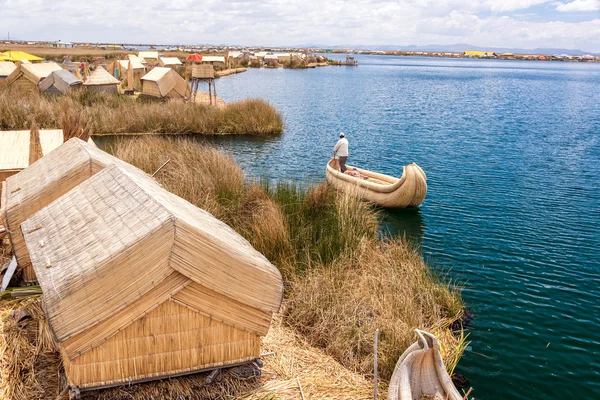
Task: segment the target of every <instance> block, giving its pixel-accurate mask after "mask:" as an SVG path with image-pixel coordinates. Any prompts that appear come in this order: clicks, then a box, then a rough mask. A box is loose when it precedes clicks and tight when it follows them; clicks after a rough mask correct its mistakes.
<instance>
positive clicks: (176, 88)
mask: <svg viewBox="0 0 600 400" xmlns="http://www.w3.org/2000/svg"><path fill="white" fill-rule="evenodd" d="M141 81H142V94H143V95H147V96H152V97H160V98H163V97H172V98H185V97H187V96H189V94H190V86H189V85H188V83H187V82H186V80H185V79H183V78H182V77H181V75H179V74H178V73H177V72H175V71H174V70H173V69H171V68H167V67H155V68H153V69H152V70H151V71H150V72H148V73H147V74H146V75H144V76H142V78H141Z"/></svg>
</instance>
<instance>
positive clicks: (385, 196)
mask: <svg viewBox="0 0 600 400" xmlns="http://www.w3.org/2000/svg"><path fill="white" fill-rule="evenodd" d="M349 168H351V169H356V170H357V171H358V172H360V173H361V174H364V175H367V176H369V177H370V178H372V179H366V180H365V179H361V178H356V177H353V176H350V175H346V174H342V173H341V172H340V171H339V170H338V169H337V163H336V160H330V162H329V163H327V168H326V178H327V182H328V183H329V184H330V185H331V186H332V187H334V188H335V189H337V190H340V191H342V192H345V193H350V194H353V195H356V196H357V197H359V198H361V199H363V200H367V201H369V202H371V203H374V204H376V205H378V206H380V207H384V208H407V207H418V206H420V205H421V203H422V202H423V200H424V199H425V196H426V195H427V177H426V175H425V173H424V172H423V170H422V169H421V167H419V166H418V165H417V164H415V163H412V164H410V165H406V166H404V167H403V173H402V177H401V178H394V177H392V176H389V175H384V174H379V173H377V172H373V171H368V170H363V169H360V168H354V167H350V166H349ZM377 181H383V182H386V184H379V183H376V182H377Z"/></svg>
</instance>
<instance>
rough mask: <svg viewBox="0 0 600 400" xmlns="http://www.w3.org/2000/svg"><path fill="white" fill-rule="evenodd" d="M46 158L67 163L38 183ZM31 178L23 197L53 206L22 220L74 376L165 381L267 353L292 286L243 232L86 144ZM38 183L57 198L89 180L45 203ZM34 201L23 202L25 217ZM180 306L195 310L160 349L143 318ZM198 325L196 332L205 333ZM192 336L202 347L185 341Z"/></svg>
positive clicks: (91, 381)
mask: <svg viewBox="0 0 600 400" xmlns="http://www.w3.org/2000/svg"><path fill="white" fill-rule="evenodd" d="M51 156H52V157H51ZM61 160H69V162H68V163H67V162H64V161H61ZM111 161H114V163H113V164H110V165H108V164H109V163H110V162H111ZM44 163H45V164H47V165H46V166H45V167H47V168H49V169H50V171H52V167H55V166H57V165H58V166H60V167H59V168H57V169H56V173H55V175H50V178H48V177H43V176H42V177H41V178H40V177H37V178H36V174H35V169H36V168H34V167H36V166H38V167H40V166H39V165H38V164H40V165H43V164H44ZM67 164H68V166H67ZM105 165H106V167H105V168H104V169H102V168H103V167H104V166H105ZM96 171H99V172H97V173H95V174H94V175H92V176H91V177H90V176H89V175H90V174H92V173H94V172H96ZM21 174H23V175H22V176H21V177H20V180H19V181H18V182H17V181H15V182H12V183H19V184H21V186H20V187H19V190H16V191H15V192H14V193H12V194H11V196H13V197H14V196H15V195H16V194H18V193H19V192H23V193H22V196H23V197H22V199H31V200H32V203H36V201H37V205H40V206H41V207H40V209H39V211H37V212H35V213H34V214H33V215H31V216H30V217H29V218H28V219H27V220H26V221H24V222H22V223H21V228H22V229H21V230H22V232H23V235H22V238H23V239H24V240H25V244H26V246H27V250H28V252H29V255H30V257H31V262H32V264H33V268H34V269H35V272H36V275H37V277H38V280H39V282H40V286H41V287H42V291H43V293H44V305H45V311H46V314H47V316H48V321H49V323H50V326H51V328H52V331H53V333H54V334H55V336H56V338H57V339H58V341H59V342H60V345H61V352H62V354H63V358H64V361H65V365H66V366H67V371H68V373H69V378H70V379H71V381H72V383H74V384H78V385H79V384H80V385H88V386H96V385H99V384H107V383H115V382H122V381H123V379H126V380H129V379H130V377H132V378H131V379H142V378H146V377H156V376H163V375H169V374H174V373H179V372H185V371H190V370H196V369H201V368H205V367H207V366H213V365H225V364H230V363H234V362H238V361H243V360H247V359H251V358H254V357H256V356H257V355H258V351H259V350H258V335H263V334H265V333H266V331H267V330H268V327H269V324H270V321H271V317H272V313H273V312H274V311H277V310H278V309H279V306H280V303H281V298H282V293H283V284H282V280H281V275H280V273H279V271H278V270H277V269H276V268H275V267H274V266H273V265H272V264H270V263H269V262H268V260H266V258H265V257H264V256H262V255H261V254H260V253H259V252H257V251H256V250H255V249H254V248H253V247H252V246H251V245H250V243H248V242H247V241H246V240H245V239H243V238H242V237H241V236H240V235H238V234H237V233H236V232H235V231H233V229H231V228H230V227H229V226H227V225H226V224H224V223H222V222H221V221H219V220H217V219H216V218H214V217H213V216H212V215H211V214H209V213H207V212H205V211H203V210H201V209H198V208H197V207H195V206H193V205H192V204H190V203H188V202H187V201H185V200H183V199H181V198H179V197H177V196H175V195H173V194H171V193H169V192H167V191H166V190H164V189H163V188H162V187H160V185H158V184H157V183H156V182H155V181H154V180H153V179H152V178H150V177H149V176H147V175H146V174H144V173H143V172H142V171H140V170H138V169H137V168H134V167H132V166H130V165H129V164H126V163H124V162H122V161H120V160H116V159H113V157H111V156H108V155H105V153H103V152H102V151H101V150H98V149H96V148H91V147H90V146H89V145H87V144H85V143H83V142H81V141H80V140H78V139H72V140H70V141H69V142H67V143H65V144H64V145H63V146H62V147H61V148H59V149H58V150H57V151H56V152H53V153H51V154H50V155H49V156H47V157H44V158H43V159H42V160H40V161H39V162H38V163H36V164H34V165H32V166H31V167H30V168H28V169H26V170H24V171H23V172H22V173H21ZM42 175H43V174H42ZM25 178H28V179H25ZM35 179H38V180H41V182H39V184H38V188H37V189H38V190H39V188H40V187H46V188H47V189H48V191H49V192H50V193H54V191H53V190H52V188H55V187H56V186H60V185H68V184H69V183H72V182H73V181H77V182H79V184H78V185H77V186H75V187H72V188H70V190H62V189H61V190H57V192H61V193H63V194H62V196H60V197H59V198H57V199H53V200H54V201H52V202H49V203H48V202H46V201H45V200H47V198H48V196H50V193H47V194H45V195H44V197H43V199H41V201H40V199H39V193H37V194H36V193H35V190H34V188H35V186H33V185H34V183H35V182H34V181H35ZM13 187H14V186H13ZM12 200H13V204H23V202H21V203H19V202H14V200H15V199H14V198H13V199H12ZM25 203H27V202H25ZM22 208H23V207H22V206H21V207H17V206H14V210H15V212H16V211H18V210H19V209H22ZM31 208H32V209H33V206H31ZM170 299H172V300H173V301H171V300H170ZM169 302H170V303H173V304H177V307H178V309H179V308H183V309H185V310H186V311H185V313H182V312H178V313H177V317H169V316H168V315H163V316H162V317H160V318H162V319H161V320H165V321H166V320H168V321H169V322H168V323H165V325H164V326H166V327H171V328H173V329H176V330H177V332H168V335H171V336H168V335H167V333H165V334H166V335H167V336H165V337H169V338H170V339H169V340H167V341H164V342H156V343H159V344H156V346H162V347H152V348H149V347H148V345H147V343H146V342H147V337H149V336H148V335H153V334H148V335H146V333H144V334H141V333H139V330H140V329H142V328H140V324H142V325H141V326H145V324H146V325H147V324H148V322H141V321H149V320H148V318H149V317H148V316H149V315H150V314H151V313H152V312H154V311H153V310H156V309H160V310H163V311H164V307H166V306H164V305H165V304H166V303H169ZM175 302H176V303H175ZM157 306H158V308H157ZM163 306H164V307H163ZM190 313H191V314H190ZM190 315H192V316H190ZM153 318H154V317H153ZM156 318H158V317H156ZM169 318H170V319H169ZM182 318H183V319H190V320H192V321H195V322H193V323H194V324H196V325H194V326H196V327H197V326H201V327H202V329H204V330H203V331H202V332H206V329H208V328H207V326H205V325H206V323H207V322H206V321H209V322H210V329H211V332H212V333H211V335H213V336H210V335H208V334H205V333H202V334H200V333H198V332H196V331H198V330H199V329H200V328H189V327H186V326H187V325H185V324H187V323H188V322H186V321H183V320H182ZM152 321H158V319H152ZM199 321H204V322H202V324H200V322H199ZM182 324H183V325H182ZM198 324H200V325H198ZM184 325H185V326H184ZM215 327H218V329H217V328H215ZM188 328H189V329H188ZM205 328H206V329H205ZM165 329H166V328H165ZM169 329H170V328H169ZM186 331H190V332H191V331H194V332H196V333H194V335H196V336H194V339H193V340H192V339H190V338H189V337H188V336H185V335H186V334H185V332H186ZM127 332H129V333H127ZM132 332H138V333H132ZM163 333H164V332H163ZM140 335H141V336H140ZM173 335H175V336H173ZM189 335H192V333H189ZM206 335H208V336H206ZM205 336H206V340H205V339H203V338H204V337H205ZM138 337H139V338H140V342H139V343H138V342H136V340H137V339H136V338H138ZM124 338H125V339H127V340H126V342H127V344H123V343H124V340H125V339H124ZM144 338H146V339H144ZM175 338H176V339H177V340H178V341H179V342H177V343H176V342H174V340H175ZM145 341H146V342H145ZM185 341H189V343H192V342H194V343H196V345H197V346H200V347H198V348H193V349H192V348H189V347H180V346H181V345H182V344H181V343H188V342H185ZM140 343H142V344H140ZM143 343H146V345H144V344H143ZM161 343H162V344H161ZM107 346H108V347H107ZM186 346H187V345H186ZM107 348H108V351H107ZM190 351H191V352H192V353H190V354H188V353H189V352H190ZM186 352H187V353H186ZM152 357H154V358H152ZM184 359H191V360H192V361H190V364H189V365H188V364H186V363H185V362H184V361H181V360H184ZM117 360H122V362H116V361H117ZM177 360H179V361H177ZM139 362H141V363H142V364H143V365H146V364H148V365H147V368H146V366H144V367H141V366H140V364H139ZM117 366H118V369H116V368H117ZM153 368H154V369H153ZM124 370H125V371H126V372H123V371H124ZM90 371H92V372H90ZM123 377H126V378H123Z"/></svg>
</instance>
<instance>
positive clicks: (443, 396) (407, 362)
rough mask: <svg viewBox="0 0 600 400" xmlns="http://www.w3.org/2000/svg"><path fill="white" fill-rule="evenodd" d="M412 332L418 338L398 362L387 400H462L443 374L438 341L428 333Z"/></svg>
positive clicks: (443, 368)
mask: <svg viewBox="0 0 600 400" xmlns="http://www.w3.org/2000/svg"><path fill="white" fill-rule="evenodd" d="M415 331H416V332H417V335H418V337H419V338H418V339H417V341H416V342H415V343H414V344H412V345H411V346H410V347H409V348H408V349H406V351H405V352H404V353H403V354H402V356H400V358H399V359H398V363H397V364H396V368H395V369H394V373H393V374H392V379H391V380H390V387H389V389H388V397H387V398H388V400H414V399H435V400H462V399H463V396H461V395H460V393H459V392H458V390H456V388H455V387H454V384H453V383H452V379H451V378H450V375H448V372H447V371H446V367H445V366H444V360H443V359H442V355H441V353H440V344H439V342H438V340H437V338H436V337H435V336H434V335H432V334H431V333H429V332H425V331H421V330H419V329H415Z"/></svg>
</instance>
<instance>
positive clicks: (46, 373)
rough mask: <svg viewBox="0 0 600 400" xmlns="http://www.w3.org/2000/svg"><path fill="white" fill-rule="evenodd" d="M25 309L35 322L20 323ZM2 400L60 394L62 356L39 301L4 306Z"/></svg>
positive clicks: (0, 313)
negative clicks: (18, 317) (15, 315)
mask: <svg viewBox="0 0 600 400" xmlns="http://www.w3.org/2000/svg"><path fill="white" fill-rule="evenodd" d="M18 308H24V309H25V310H27V312H28V313H29V314H30V315H31V319H26V320H24V321H22V322H18V321H16V320H15V319H14V318H13V317H12V314H13V312H14V311H15V310H16V309H18ZM0 332H1V335H0V354H2V363H1V367H0V380H1V382H2V384H1V385H0V398H3V399H15V400H21V399H28V400H37V399H39V400H47V399H53V398H55V397H57V396H58V395H59V393H60V390H61V388H60V380H61V377H60V368H61V361H60V354H59V353H58V347H57V346H56V343H55V342H54V340H53V338H52V333H51V331H50V329H49V327H48V324H47V323H46V322H45V319H44V313H43V311H42V307H41V301H40V300H39V298H28V299H24V300H13V301H3V302H2V303H0Z"/></svg>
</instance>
